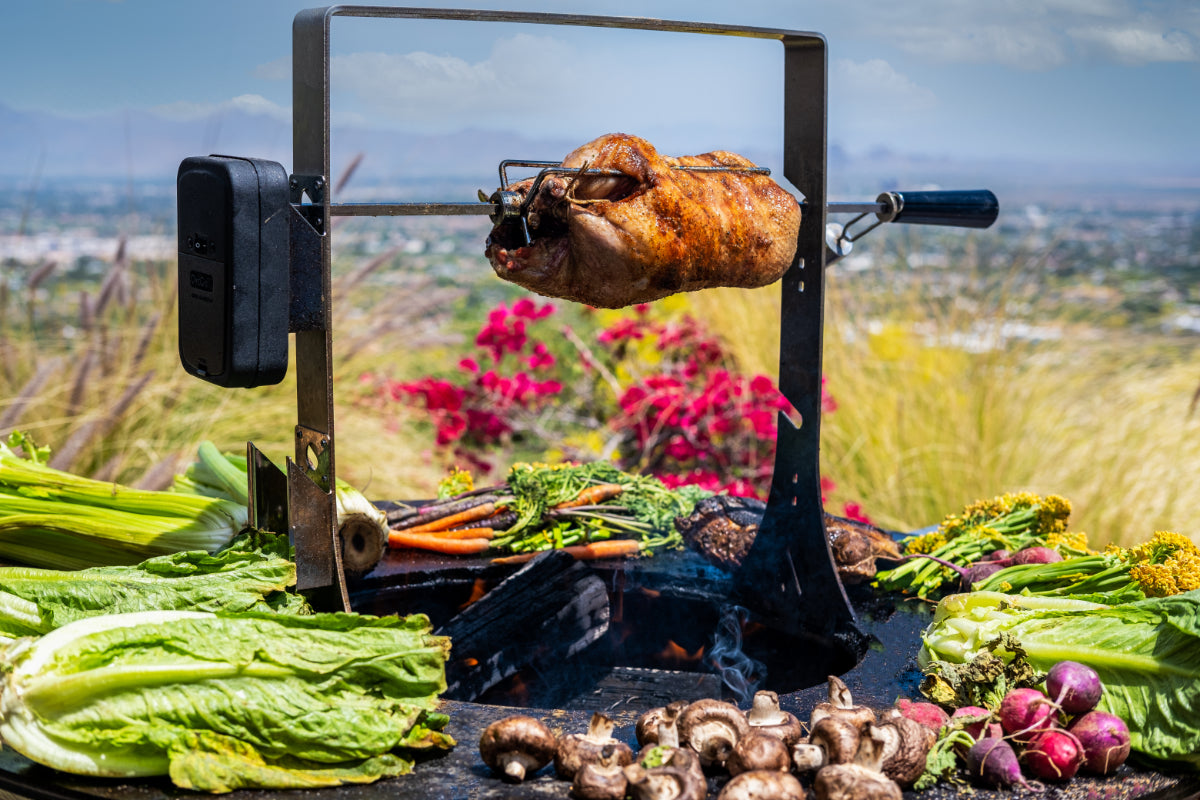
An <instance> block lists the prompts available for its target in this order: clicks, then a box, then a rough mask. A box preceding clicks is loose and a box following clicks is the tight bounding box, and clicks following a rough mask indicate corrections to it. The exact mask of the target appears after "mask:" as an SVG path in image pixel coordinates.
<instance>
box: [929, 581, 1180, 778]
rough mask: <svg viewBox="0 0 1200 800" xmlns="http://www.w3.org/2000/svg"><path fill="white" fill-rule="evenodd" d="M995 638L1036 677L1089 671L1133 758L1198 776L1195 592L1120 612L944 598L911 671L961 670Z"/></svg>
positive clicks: (975, 596) (1062, 603)
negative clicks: (1011, 646) (1069, 669)
mask: <svg viewBox="0 0 1200 800" xmlns="http://www.w3.org/2000/svg"><path fill="white" fill-rule="evenodd" d="M1001 633H1009V634H1011V635H1012V636H1013V637H1015V639H1016V641H1017V642H1019V644H1020V647H1021V648H1023V649H1024V651H1025V654H1026V656H1027V657H1028V659H1029V663H1030V664H1031V665H1032V666H1033V667H1034V668H1035V669H1037V670H1039V671H1043V672H1044V671H1047V670H1049V668H1050V667H1051V666H1053V665H1054V664H1055V663H1057V662H1059V661H1066V660H1070V661H1078V662H1080V663H1082V664H1087V665H1088V666H1090V667H1092V668H1093V669H1095V670H1096V672H1097V673H1099V675H1100V680H1101V682H1102V683H1103V684H1104V694H1103V696H1102V697H1101V699H1100V705H1099V708H1101V709H1102V710H1104V711H1107V712H1109V713H1111V714H1116V715H1117V716H1119V717H1121V718H1122V719H1123V720H1125V722H1126V724H1128V726H1129V730H1130V737H1131V745H1132V747H1133V749H1134V750H1135V751H1137V752H1138V753H1140V754H1142V755H1144V756H1147V757H1149V758H1151V759H1156V760H1161V761H1169V762H1174V763H1175V764H1176V765H1178V766H1181V767H1186V768H1189V769H1193V770H1200V589H1197V590H1193V591H1190V592H1186V593H1183V594H1177V595H1173V596H1171V597H1155V598H1149V599H1146V600H1139V601H1137V602H1133V603H1125V604H1122V605H1118V606H1104V605H1100V604H1097V603H1090V602H1086V601H1082V600H1069V599H1052V598H1039V597H1025V596H1022V595H1009V594H1002V593H998V592H970V593H966V594H957V595H951V596H949V597H946V598H944V599H943V600H942V601H941V602H940V603H939V604H938V608H937V612H936V614H935V615H934V620H933V623H931V624H930V626H929V628H928V629H926V631H925V633H924V637H923V638H924V644H923V646H922V649H921V653H920V655H919V657H918V661H919V663H920V664H921V665H922V667H927V666H929V665H930V664H931V663H932V662H934V661H935V660H942V661H948V662H951V663H954V664H961V663H965V662H967V661H970V660H971V659H972V658H974V657H975V655H977V654H978V653H980V652H982V651H984V649H985V645H986V644H987V643H990V642H992V641H993V640H995V639H996V638H998V637H999V636H1000V634H1001ZM996 653H997V655H1000V656H1001V657H1005V651H1004V650H1003V649H1000V648H998V649H997V650H996ZM1008 656H1009V657H1011V653H1010V654H1008Z"/></svg>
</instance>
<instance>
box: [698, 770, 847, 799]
mask: <svg viewBox="0 0 1200 800" xmlns="http://www.w3.org/2000/svg"><path fill="white" fill-rule="evenodd" d="M807 795H808V793H807V792H806V791H804V787H803V786H801V785H800V781H798V780H796V776H795V775H792V774H790V773H787V772H778V771H776V770H767V769H757V770H752V771H750V772H743V773H742V774H740V775H735V776H733V777H732V778H730V780H729V783H727V784H725V786H724V788H722V789H721V793H720V794H718V795H717V800H804V799H805V797H806V796H807ZM863 796H864V797H869V796H870V795H863Z"/></svg>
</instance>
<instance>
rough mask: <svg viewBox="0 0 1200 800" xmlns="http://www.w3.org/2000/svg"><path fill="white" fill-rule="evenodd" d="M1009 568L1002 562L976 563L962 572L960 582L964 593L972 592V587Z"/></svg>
mask: <svg viewBox="0 0 1200 800" xmlns="http://www.w3.org/2000/svg"><path fill="white" fill-rule="evenodd" d="M1007 566H1008V564H1006V563H1003V562H1000V561H976V562H975V563H974V564H972V565H971V566H969V567H967V568H966V569H964V570H963V571H962V574H961V578H960V580H961V584H962V588H963V591H965V592H969V591H971V587H972V586H974V585H975V584H977V583H979V582H980V581H982V580H986V579H987V578H990V577H992V576H993V575H995V574H996V573H997V572H999V571H1000V570H1002V569H1004V568H1005V567H1007Z"/></svg>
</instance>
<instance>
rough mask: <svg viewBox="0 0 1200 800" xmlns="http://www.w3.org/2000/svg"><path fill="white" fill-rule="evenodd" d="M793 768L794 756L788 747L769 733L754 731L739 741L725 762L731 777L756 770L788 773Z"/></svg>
mask: <svg viewBox="0 0 1200 800" xmlns="http://www.w3.org/2000/svg"><path fill="white" fill-rule="evenodd" d="M791 768H792V756H791V753H789V752H788V748H787V745H786V744H784V743H783V740H782V739H778V738H776V737H774V736H772V735H770V734H769V733H755V732H754V731H753V730H751V731H750V733H747V734H746V735H745V736H743V737H742V738H740V739H738V741H737V744H735V745H734V746H733V752H732V753H730V755H729V758H728V759H727V760H726V761H725V769H727V770H729V774H730V775H741V774H742V773H743V772H752V771H754V770H774V771H775V772H788V771H790V770H791Z"/></svg>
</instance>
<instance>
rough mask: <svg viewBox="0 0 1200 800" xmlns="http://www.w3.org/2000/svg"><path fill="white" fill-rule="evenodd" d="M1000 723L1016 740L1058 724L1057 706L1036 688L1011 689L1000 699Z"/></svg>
mask: <svg viewBox="0 0 1200 800" xmlns="http://www.w3.org/2000/svg"><path fill="white" fill-rule="evenodd" d="M999 714H1000V725H1001V726H1002V727H1003V728H1004V732H1005V733H1007V734H1008V735H1009V736H1011V737H1012V738H1013V739H1014V740H1016V741H1018V742H1024V741H1025V740H1027V739H1028V738H1029V736H1030V735H1031V734H1033V733H1034V732H1035V731H1040V730H1047V729H1049V728H1054V727H1056V726H1057V725H1058V706H1056V705H1055V704H1054V702H1053V701H1052V700H1051V699H1050V698H1049V697H1046V695H1044V694H1042V693H1041V692H1039V691H1038V690H1037V689H1013V690H1012V691H1010V692H1009V693H1008V694H1006V695H1004V699H1003V700H1001V701H1000V710H999Z"/></svg>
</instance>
